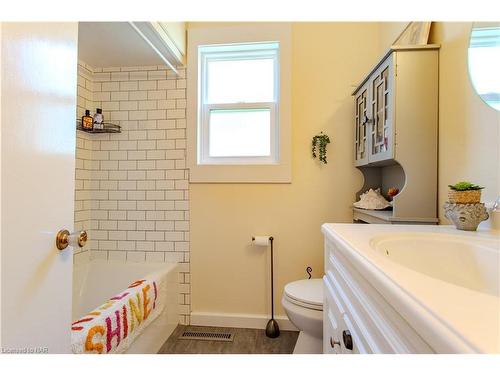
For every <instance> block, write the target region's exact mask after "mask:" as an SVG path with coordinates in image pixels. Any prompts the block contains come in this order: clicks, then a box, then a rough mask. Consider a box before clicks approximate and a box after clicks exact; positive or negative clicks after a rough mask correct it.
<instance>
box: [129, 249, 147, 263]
mask: <svg viewBox="0 0 500 375" xmlns="http://www.w3.org/2000/svg"><path fill="white" fill-rule="evenodd" d="M145 261H146V253H145V252H143V251H127V262H137V263H141V262H145Z"/></svg>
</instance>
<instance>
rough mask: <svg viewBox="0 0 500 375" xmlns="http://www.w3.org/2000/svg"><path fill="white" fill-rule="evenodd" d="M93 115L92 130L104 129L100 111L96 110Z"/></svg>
mask: <svg viewBox="0 0 500 375" xmlns="http://www.w3.org/2000/svg"><path fill="white" fill-rule="evenodd" d="M95 111H96V114H95V115H94V129H104V124H103V122H104V117H103V116H102V109H101V108H96V110H95Z"/></svg>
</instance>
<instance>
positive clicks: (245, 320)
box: [191, 312, 298, 331]
mask: <svg viewBox="0 0 500 375" xmlns="http://www.w3.org/2000/svg"><path fill="white" fill-rule="evenodd" d="M269 319H270V317H269V316H267V315H261V314H226V313H212V312H191V325H194V326H207V327H232V328H253V329H265V328H266V324H267V322H268V321H269ZM274 319H275V320H276V321H277V322H278V325H279V327H280V330H281V331H298V329H297V327H295V326H294V325H293V324H292V322H290V320H289V319H288V317H287V316H284V315H279V316H275V317H274Z"/></svg>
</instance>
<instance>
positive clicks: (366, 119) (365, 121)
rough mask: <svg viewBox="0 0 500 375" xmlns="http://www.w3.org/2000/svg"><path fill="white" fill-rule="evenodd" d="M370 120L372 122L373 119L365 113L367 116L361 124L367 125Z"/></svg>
mask: <svg viewBox="0 0 500 375" xmlns="http://www.w3.org/2000/svg"><path fill="white" fill-rule="evenodd" d="M370 122H371V120H370V119H369V118H368V116H367V115H365V117H364V118H363V123H362V124H361V125H362V126H364V125H366V124H368V123H370Z"/></svg>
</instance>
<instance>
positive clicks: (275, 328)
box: [252, 237, 280, 339]
mask: <svg viewBox="0 0 500 375" xmlns="http://www.w3.org/2000/svg"><path fill="white" fill-rule="evenodd" d="M252 241H255V242H256V243H258V244H259V245H260V243H261V242H262V239H261V238H259V239H258V240H257V241H256V239H255V237H252ZM268 241H269V242H271V319H270V320H269V321H268V322H267V325H266V336H267V337H270V338H272V339H274V338H276V337H278V336H279V335H280V327H279V325H278V322H277V321H276V320H275V319H274V264H273V263H274V254H273V250H274V249H273V242H274V238H273V237H268Z"/></svg>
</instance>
